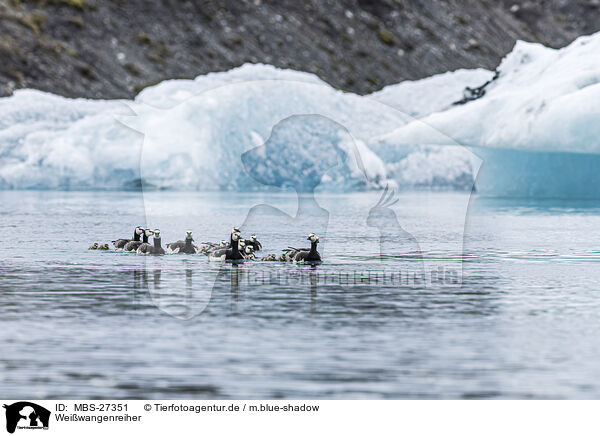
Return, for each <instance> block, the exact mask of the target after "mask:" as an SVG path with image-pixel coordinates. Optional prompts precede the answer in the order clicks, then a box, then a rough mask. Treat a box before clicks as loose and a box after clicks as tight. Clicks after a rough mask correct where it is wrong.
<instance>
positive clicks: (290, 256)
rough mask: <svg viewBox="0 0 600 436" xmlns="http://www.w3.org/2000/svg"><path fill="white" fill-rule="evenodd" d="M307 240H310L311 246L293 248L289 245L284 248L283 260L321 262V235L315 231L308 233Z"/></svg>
mask: <svg viewBox="0 0 600 436" xmlns="http://www.w3.org/2000/svg"><path fill="white" fill-rule="evenodd" d="M306 239H307V240H309V241H310V249H309V248H293V247H289V248H288V249H286V250H284V255H283V256H282V260H286V261H288V262H295V263H319V262H321V255H320V254H319V252H318V251H317V244H318V243H319V237H318V236H317V235H315V234H314V233H311V234H310V235H308V238H306Z"/></svg>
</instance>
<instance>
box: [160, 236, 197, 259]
mask: <svg viewBox="0 0 600 436" xmlns="http://www.w3.org/2000/svg"><path fill="white" fill-rule="evenodd" d="M193 242H194V237H193V236H192V232H191V231H187V232H185V240H183V241H182V240H179V241H177V242H171V243H170V244H167V253H169V254H196V253H198V247H196V246H195V245H194V243H193Z"/></svg>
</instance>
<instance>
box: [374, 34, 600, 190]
mask: <svg viewBox="0 0 600 436" xmlns="http://www.w3.org/2000/svg"><path fill="white" fill-rule="evenodd" d="M484 91H485V92H484V95H483V96H482V97H481V98H479V99H475V100H473V101H470V102H468V103H466V104H463V105H454V106H453V107H451V108H449V109H447V110H443V111H440V112H436V113H431V114H429V115H427V116H425V117H422V118H420V119H419V120H418V121H413V122H411V123H408V124H406V125H404V126H400V127H399V128H397V129H396V130H394V131H393V132H391V133H388V134H386V135H383V136H382V137H379V138H377V139H375V142H378V146H377V149H378V150H379V153H385V150H388V149H398V148H402V147H405V146H407V145H412V144H421V146H426V145H427V146H444V145H447V144H448V138H452V142H453V143H458V144H460V145H463V146H468V147H471V149H472V150H473V151H474V152H475V153H476V154H478V156H480V157H481V158H482V160H483V165H482V168H481V173H480V175H479V177H478V179H477V182H476V186H477V189H478V192H480V193H482V194H485V195H493V196H518V197H557V198H565V197H571V198H575V197H577V198H599V197H600V192H599V190H598V189H597V188H596V186H597V185H596V182H597V179H598V168H599V166H598V163H600V157H599V156H600V123H598V119H600V33H597V34H594V35H591V36H584V37H580V38H578V39H577V40H575V41H574V42H573V43H572V44H570V45H569V46H567V47H565V48H562V49H559V50H555V49H551V48H547V47H544V46H542V45H540V44H533V43H526V42H522V41H520V42H518V43H517V44H516V45H515V48H514V50H513V51H512V52H511V53H509V54H508V55H507V56H506V58H505V59H504V60H503V61H502V63H501V64H500V66H499V68H498V75H497V78H496V79H495V80H493V81H491V82H490V83H489V84H488V85H487V86H486V87H485V89H484Z"/></svg>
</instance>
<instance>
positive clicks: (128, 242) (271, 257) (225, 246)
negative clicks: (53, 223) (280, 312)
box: [89, 226, 321, 263]
mask: <svg viewBox="0 0 600 436" xmlns="http://www.w3.org/2000/svg"><path fill="white" fill-rule="evenodd" d="M150 237H152V244H151V243H150V242H148V241H149V238H150ZM306 239H307V240H309V241H310V243H311V246H310V248H295V247H288V248H285V249H284V250H282V251H283V253H282V254H281V255H279V256H277V255H275V254H268V255H267V256H264V257H262V258H261V260H263V261H280V262H296V263H318V262H321V255H320V254H319V252H318V251H317V244H318V243H319V237H318V236H317V235H315V234H314V233H311V234H310V235H308V238H306ZM112 243H113V245H114V247H115V250H116V251H127V252H135V253H137V254H141V255H150V254H153V255H162V254H204V255H206V256H208V259H209V260H211V261H227V262H243V261H245V260H256V252H257V251H261V250H262V244H261V243H260V242H259V241H258V239H257V238H256V235H252V236H250V238H249V239H244V238H242V234H241V232H240V230H239V229H238V228H235V227H234V228H233V229H232V230H231V235H230V237H229V241H226V240H222V241H220V242H203V243H202V244H200V247H198V246H196V245H195V244H194V238H193V235H192V232H190V231H188V232H186V233H185V239H183V240H179V241H177V242H171V243H169V244H167V245H166V250H165V249H164V248H163V247H162V241H161V237H160V230H158V229H156V230H150V229H145V228H144V227H142V226H138V227H136V228H135V230H134V231H133V238H132V239H127V238H122V239H117V240H114V241H112ZM89 249H90V250H108V249H109V248H108V244H101V245H100V244H98V243H94V244H93V245H92V246H91V247H90V248H89Z"/></svg>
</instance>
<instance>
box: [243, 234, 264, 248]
mask: <svg viewBox="0 0 600 436" xmlns="http://www.w3.org/2000/svg"><path fill="white" fill-rule="evenodd" d="M244 243H245V244H246V245H249V246H251V247H252V248H253V249H254V251H260V250H262V244H261V243H260V241H259V240H258V239H256V235H252V236H250V239H244Z"/></svg>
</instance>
